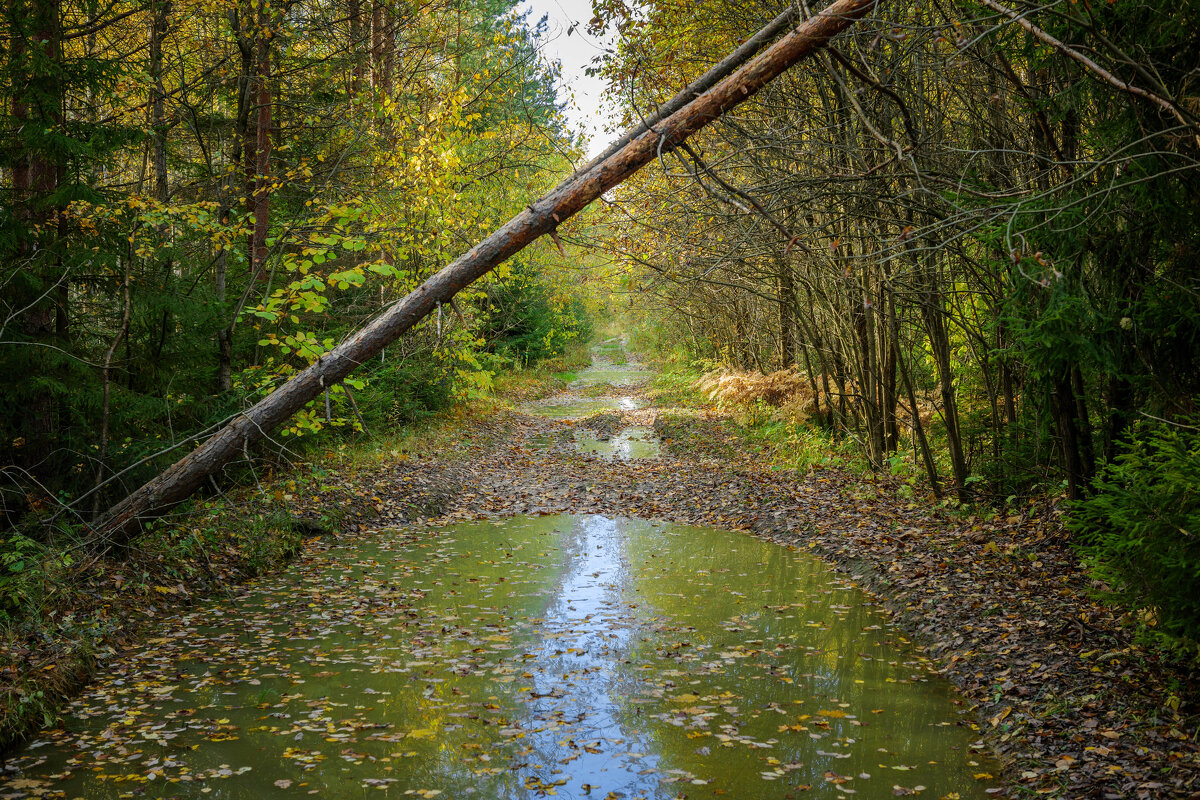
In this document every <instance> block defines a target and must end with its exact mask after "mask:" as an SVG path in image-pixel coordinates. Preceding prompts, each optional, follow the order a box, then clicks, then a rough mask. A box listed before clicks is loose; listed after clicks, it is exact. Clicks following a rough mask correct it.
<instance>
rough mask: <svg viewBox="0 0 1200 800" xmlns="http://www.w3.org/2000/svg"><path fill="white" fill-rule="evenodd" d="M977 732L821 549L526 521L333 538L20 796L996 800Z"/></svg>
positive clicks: (92, 724)
mask: <svg viewBox="0 0 1200 800" xmlns="http://www.w3.org/2000/svg"><path fill="white" fill-rule="evenodd" d="M975 739H976V737H975V734H974V733H973V732H972V730H971V728H970V726H969V721H968V719H967V717H965V716H964V713H963V707H962V705H961V702H960V701H957V700H956V698H955V695H954V692H953V691H952V689H951V687H950V686H949V685H948V684H947V683H946V682H944V681H943V680H941V679H939V678H938V677H937V676H936V675H934V674H933V673H931V672H930V670H929V668H928V665H927V664H926V663H925V662H924V661H923V659H922V658H921V657H920V656H919V655H918V654H917V653H916V651H915V650H914V649H913V648H912V647H911V646H909V645H908V644H907V643H906V642H905V641H904V640H903V638H902V637H901V636H900V635H898V633H897V632H896V631H894V630H892V629H891V628H890V627H889V625H888V623H887V621H886V619H885V617H884V616H883V614H882V613H880V611H879V610H878V609H877V608H875V607H874V606H873V605H872V604H871V603H870V602H869V600H868V598H866V597H865V596H864V595H863V594H862V593H861V592H860V591H858V590H857V589H855V588H854V587H852V586H850V585H848V584H847V583H846V582H844V581H843V580H841V579H840V578H838V577H836V576H835V575H833V574H832V573H831V572H830V571H829V570H828V569H827V568H826V567H825V566H824V565H823V564H822V563H821V562H820V561H818V560H816V559H814V558H812V557H810V556H809V555H807V554H805V553H803V552H798V551H795V550H791V549H787V548H784V547H780V546H778V545H774V544H770V543H767V542H764V541H761V540H758V539H754V538H752V537H749V536H746V535H742V534H735V533H729V532H724V531H718V530H712V529H706V528H696V527H687V526H681V525H674V524H669V523H660V522H650V521H644V520H626V519H609V518H606V517H602V516H578V517H570V516H542V517H517V518H513V519H510V520H506V521H491V522H475V523H469V524H462V525H457V526H453V527H450V528H447V529H445V530H444V531H432V532H430V531H416V532H411V531H409V532H397V531H385V532H382V533H380V534H378V535H375V536H373V537H372V538H369V539H366V540H358V541H356V542H354V543H351V544H346V545H334V546H333V547H332V548H331V549H329V550H327V551H325V552H318V553H313V554H309V555H306V556H304V557H302V558H301V560H299V561H298V562H297V563H295V564H294V565H293V566H292V567H291V569H290V570H289V571H287V572H286V573H284V574H281V575H278V576H275V577H271V578H267V579H263V580H259V581H256V582H255V583H253V584H252V585H251V586H249V587H248V588H246V589H245V590H243V591H242V592H241V593H240V594H239V595H238V596H237V597H236V598H230V599H228V600H225V601H221V602H215V603H212V604H210V605H207V606H204V607H202V608H199V609H196V610H193V611H190V612H188V613H186V614H183V615H181V616H179V617H178V618H177V619H175V620H173V621H171V622H170V623H168V624H166V625H164V627H163V628H162V629H161V631H160V632H159V635H158V636H156V637H154V638H152V639H151V640H150V641H149V642H148V643H147V644H146V645H145V646H144V647H143V648H142V649H140V650H138V651H137V652H135V653H132V654H130V655H129V656H128V657H126V658H124V659H122V660H121V661H120V663H118V664H116V665H114V668H113V670H112V671H111V672H110V673H109V674H108V676H107V677H106V678H105V679H103V680H102V681H100V682H99V683H97V684H96V685H94V686H93V687H91V689H90V690H89V691H88V692H87V693H86V694H85V695H83V697H82V698H81V699H80V700H79V701H77V702H76V703H75V704H74V705H73V706H72V707H71V708H70V709H69V712H68V717H67V720H66V723H65V726H64V727H63V728H62V729H60V730H55V731H50V732H46V733H43V734H42V735H41V736H40V737H39V738H38V739H37V740H36V741H34V742H33V743H32V744H31V745H30V746H29V747H28V748H27V749H26V750H24V751H23V752H21V753H19V754H17V755H16V756H15V757H14V758H13V759H12V760H10V762H9V764H8V766H7V772H6V773H5V774H4V777H3V778H0V796H3V797H13V798H18V797H27V796H42V797H53V796H60V797H68V798H75V797H80V798H89V799H90V798H96V799H99V798H118V797H179V798H193V797H194V798H202V797H212V798H217V797H220V798H230V799H231V800H232V799H233V798H258V797H281V798H292V797H294V798H301V797H309V796H318V797H336V798H358V797H396V798H401V797H437V796H440V797H443V798H463V797H477V798H521V799H522V800H524V799H525V798H535V797H546V796H557V797H562V798H592V799H594V800H604V798H608V800H613V799H614V798H629V799H630V800H633V799H634V798H644V799H645V800H650V799H651V798H654V799H655V800H659V799H663V800H665V798H684V797H686V798H704V797H722V796H723V797H727V798H738V800H757V799H759V798H762V799H764V800H765V799H766V798H791V797H820V798H838V797H842V798H851V797H853V798H891V797H893V796H896V794H903V793H905V792H909V793H916V794H918V795H920V796H923V797H928V798H943V797H961V798H982V797H985V796H987V795H986V794H985V790H986V789H987V788H988V787H989V786H993V785H994V783H995V782H994V781H993V780H991V778H990V776H991V774H995V773H996V765H995V764H994V762H992V761H990V760H989V759H988V758H987V757H985V756H984V755H982V754H981V753H980V752H979V751H978V750H977V749H976V748H975V747H974V746H973V743H974V742H975Z"/></svg>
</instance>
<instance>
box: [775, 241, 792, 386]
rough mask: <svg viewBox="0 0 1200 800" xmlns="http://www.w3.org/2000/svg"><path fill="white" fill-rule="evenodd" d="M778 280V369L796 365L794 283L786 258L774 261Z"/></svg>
mask: <svg viewBox="0 0 1200 800" xmlns="http://www.w3.org/2000/svg"><path fill="white" fill-rule="evenodd" d="M776 267H777V269H778V279H779V368H780V369H787V368H788V367H790V366H792V365H793V364H795V363H796V343H795V340H794V339H793V338H792V327H793V326H792V315H793V314H794V313H795V310H796V283H795V280H794V278H793V277H792V266H791V264H789V263H788V260H787V256H786V255H785V256H780V257H778V260H777V261H776Z"/></svg>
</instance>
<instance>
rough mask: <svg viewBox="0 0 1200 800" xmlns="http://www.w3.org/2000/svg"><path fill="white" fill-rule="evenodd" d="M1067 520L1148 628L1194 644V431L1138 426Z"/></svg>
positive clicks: (1197, 623) (1199, 441) (1198, 593)
mask: <svg viewBox="0 0 1200 800" xmlns="http://www.w3.org/2000/svg"><path fill="white" fill-rule="evenodd" d="M1072 512H1073V513H1072V516H1071V519H1070V521H1069V525H1070V527H1071V529H1072V531H1073V532H1074V533H1075V534H1077V536H1078V541H1079V547H1080V548H1081V550H1082V551H1083V553H1084V555H1085V557H1086V559H1087V560H1088V561H1089V563H1090V564H1091V566H1092V568H1093V570H1094V574H1095V575H1096V577H1097V578H1100V579H1101V580H1103V581H1105V582H1106V583H1108V584H1109V586H1110V587H1111V589H1112V595H1113V597H1114V598H1115V599H1117V600H1118V601H1120V602H1122V603H1124V604H1126V605H1128V606H1129V607H1131V608H1133V609H1136V610H1142V611H1150V612H1151V614H1149V615H1146V616H1145V618H1146V619H1147V621H1149V622H1151V623H1152V630H1154V631H1155V632H1158V633H1164V634H1167V635H1168V636H1169V637H1172V638H1175V639H1176V640H1184V641H1183V642H1179V641H1177V642H1176V643H1177V644H1187V643H1189V642H1190V643H1191V644H1192V645H1195V643H1197V642H1198V641H1200V588H1198V587H1200V430H1197V429H1196V428H1195V427H1190V426H1189V427H1180V426H1175V425H1167V424H1159V423H1155V424H1152V425H1148V424H1140V425H1138V426H1137V427H1135V428H1134V430H1133V431H1132V435H1131V437H1130V442H1129V444H1128V447H1127V448H1126V449H1125V451H1124V452H1123V453H1122V454H1121V455H1119V456H1117V457H1116V458H1115V459H1114V460H1113V462H1112V463H1111V464H1109V465H1108V466H1107V467H1106V468H1105V469H1104V470H1103V471H1102V473H1101V474H1100V476H1099V477H1098V478H1097V480H1096V484H1095V493H1094V494H1093V495H1092V496H1091V497H1090V498H1088V499H1086V500H1083V501H1080V502H1078V503H1076V504H1074V506H1073V509H1072Z"/></svg>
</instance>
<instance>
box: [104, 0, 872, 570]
mask: <svg viewBox="0 0 1200 800" xmlns="http://www.w3.org/2000/svg"><path fill="white" fill-rule="evenodd" d="M875 2H876V0H837V2H835V3H833V4H832V5H830V6H829V7H828V8H826V9H825V10H823V11H822V12H821V13H819V14H817V15H815V16H813V17H810V18H809V19H807V20H805V21H804V22H803V23H801V24H800V25H799V26H797V27H796V28H795V29H794V30H792V31H791V32H790V33H788V34H787V35H786V36H783V37H782V38H780V39H779V40H778V41H776V42H775V43H774V44H772V45H770V47H766V45H767V43H768V42H769V41H770V40H771V39H772V38H774V36H776V35H778V33H779V32H781V31H782V30H784V29H786V28H787V27H789V26H790V25H791V23H792V22H793V17H792V13H791V12H790V11H789V12H785V13H783V14H780V15H779V16H778V17H776V19H775V20H773V21H772V22H771V24H770V25H768V26H767V27H766V28H764V29H763V30H762V31H760V32H759V33H758V34H756V35H755V36H754V37H753V38H752V39H750V40H748V41H747V42H746V43H745V44H744V45H743V46H742V47H740V48H738V50H737V51H735V52H734V53H732V54H731V55H730V56H729V57H728V58H726V59H725V60H723V61H722V62H721V63H720V64H718V65H717V66H715V67H714V68H713V69H711V70H709V71H708V72H707V73H705V75H704V76H703V77H701V78H700V79H699V80H698V81H696V82H695V83H694V84H692V85H691V86H689V87H687V88H686V89H684V90H683V91H682V92H680V93H679V94H678V95H676V96H675V97H674V98H673V99H672V100H671V101H669V102H668V103H667V104H666V105H664V106H663V109H662V110H660V112H659V113H658V114H656V115H654V116H653V117H652V118H651V119H650V120H648V121H647V123H645V124H643V125H642V126H640V127H639V128H635V129H634V130H632V131H630V132H629V133H627V134H626V135H625V136H623V137H622V138H621V139H620V140H618V141H617V142H616V143H615V144H614V145H613V146H612V147H610V148H609V149H608V150H607V151H605V153H604V154H603V155H601V156H600V157H599V158H597V159H595V160H593V161H592V162H591V163H589V164H588V165H587V166H585V167H583V168H582V169H580V170H579V171H578V172H576V173H575V174H574V175H572V176H571V177H570V178H568V179H566V180H565V181H563V182H562V183H560V184H559V185H558V186H557V187H555V188H554V189H553V190H551V191H550V192H549V193H548V194H546V195H544V196H543V197H541V198H540V199H538V200H536V201H534V202H533V203H531V204H530V205H529V206H528V207H527V208H526V209H525V210H524V211H522V212H521V213H520V214H517V215H516V216H515V217H513V218H512V219H510V220H509V221H508V222H506V223H505V224H504V225H503V226H501V227H500V228H499V229H498V230H496V231H495V232H494V233H493V234H491V235H490V236H488V237H487V238H486V239H484V240H483V241H481V242H480V243H479V244H477V245H475V247H473V248H471V249H470V250H468V251H467V252H466V253H465V254H464V255H462V256H461V257H459V258H458V259H456V260H455V261H454V262H453V263H451V264H449V265H448V266H446V267H445V268H443V269H442V270H441V271H439V272H438V273H436V274H435V275H433V276H432V277H431V278H429V280H427V281H425V283H423V284H422V285H421V286H419V287H417V289H415V290H414V291H413V292H412V293H410V294H409V295H408V296H407V297H405V298H403V299H402V300H400V301H398V302H397V303H395V304H394V305H393V306H391V307H390V308H388V309H387V310H386V311H384V312H383V313H382V314H380V315H379V316H378V317H376V318H375V319H374V320H373V321H371V322H370V323H368V324H367V325H366V326H364V327H363V328H362V329H361V330H359V331H358V332H357V333H354V334H353V335H351V336H350V337H349V338H347V339H346V340H344V341H343V342H342V343H341V344H339V345H338V346H337V347H336V348H334V349H333V350H331V351H329V352H328V353H326V354H325V355H323V356H322V357H321V358H319V359H318V360H317V361H316V362H314V363H313V364H311V365H310V366H309V367H308V368H307V369H305V370H303V371H302V372H300V373H299V374H297V375H296V376H295V377H293V378H292V379H291V380H289V381H288V382H287V383H285V384H284V385H283V386H281V387H280V388H279V389H278V390H276V391H275V392H274V393H272V394H271V395H269V396H268V397H266V398H264V399H263V400H261V401H259V402H258V403H257V404H255V405H254V406H253V407H251V408H250V409H248V410H246V411H245V412H243V413H242V414H239V415H238V416H237V417H236V418H235V419H234V420H233V421H232V422H230V423H229V424H228V425H226V426H225V427H224V428H222V429H221V430H220V431H218V432H217V433H215V434H213V436H212V437H211V438H209V439H208V440H207V441H205V442H204V443H203V444H201V445H200V446H199V447H197V448H196V449H195V450H193V451H192V452H191V453H189V454H188V455H187V456H185V457H184V458H182V459H180V460H179V461H177V462H176V463H175V464H173V465H172V466H171V467H169V468H168V469H166V470H165V471H164V472H163V473H162V474H160V475H159V476H158V477H156V478H154V479H152V480H151V481H149V482H148V483H146V484H145V485H144V486H142V487H141V488H140V489H138V490H137V491H135V492H133V493H132V494H130V495H129V496H128V497H126V498H125V499H124V500H122V501H121V502H119V503H117V504H116V505H115V506H113V507H112V508H111V509H109V511H108V513H107V514H106V515H105V518H104V519H103V520H102V521H101V522H100V524H99V525H98V526H97V527H96V529H95V534H96V537H97V541H98V542H100V543H102V546H103V547H109V546H112V545H119V544H122V543H124V542H126V541H128V540H129V539H130V538H131V537H132V536H133V535H134V534H135V533H136V532H137V531H138V530H139V528H140V526H141V525H142V523H143V522H145V521H148V520H150V519H153V518H154V517H157V516H160V515H162V514H163V513H165V512H166V511H167V510H169V509H170V508H172V507H173V506H175V505H177V504H178V503H180V502H182V501H183V500H185V499H187V498H188V497H189V496H191V495H192V493H193V492H195V491H196V490H197V489H199V488H200V487H201V486H202V485H203V484H204V483H205V481H207V480H208V479H209V477H210V476H211V475H213V474H214V473H215V472H216V471H217V470H219V469H220V468H221V467H222V466H224V465H225V464H228V463H230V462H231V461H234V460H236V459H237V458H238V457H240V456H241V455H242V454H243V453H244V452H245V451H246V448H247V447H248V446H249V445H250V444H253V443H254V442H257V441H259V440H261V439H263V438H264V437H266V436H268V435H269V434H270V433H271V432H272V431H273V430H275V429H276V428H277V427H279V426H280V425H281V424H282V423H283V422H284V421H285V420H287V419H288V418H289V417H291V416H292V415H293V414H295V413H296V412H297V411H299V410H300V409H301V408H303V407H304V405H305V404H306V403H308V402H309V401H310V400H312V399H314V398H316V397H318V396H319V395H320V394H321V393H322V392H323V391H324V390H325V388H326V387H329V386H333V385H335V384H337V383H339V382H340V381H342V379H344V378H345V377H346V376H347V375H349V374H350V373H351V372H353V371H354V369H355V368H356V367H358V366H359V365H360V364H362V363H364V362H366V361H367V360H368V359H370V358H372V357H373V356H375V355H377V354H378V353H379V351H380V350H381V349H383V348H384V347H386V346H387V345H388V344H390V343H391V342H393V341H395V340H396V339H397V338H399V337H400V336H401V335H403V334H404V333H405V332H406V331H408V330H410V329H411V328H412V327H413V326H414V325H416V324H417V323H418V322H420V321H421V319H423V318H424V317H425V316H426V315H427V314H429V313H430V312H431V311H432V310H434V309H435V308H437V307H438V305H439V304H441V303H448V302H450V300H451V299H452V298H453V297H454V295H455V294H457V293H458V292H459V291H461V290H462V289H464V288H466V287H467V286H469V285H470V284H471V283H473V282H474V281H476V280H478V279H479V278H480V277H482V276H483V275H485V274H487V273H488V272H489V271H491V270H492V269H494V268H495V267H497V266H499V265H500V264H501V263H503V262H504V261H505V260H506V259H508V258H510V257H512V256H513V255H515V254H516V253H518V252H519V251H521V250H522V249H523V248H525V247H526V246H528V245H529V244H530V243H532V242H533V241H534V240H536V239H538V238H539V237H541V236H544V235H546V234H553V232H554V230H555V228H557V227H558V225H559V224H561V223H562V222H564V221H565V220H567V219H569V218H570V217H572V216H573V215H575V214H577V213H578V212H579V211H581V210H582V209H583V208H585V207H586V206H587V205H588V204H589V203H591V202H592V201H593V200H595V199H596V198H597V197H599V196H600V195H601V194H603V193H604V192H606V191H608V190H609V189H611V188H613V187H614V186H616V185H618V184H620V183H621V182H622V181H624V180H625V179H626V178H628V177H629V176H631V175H633V174H634V173H635V172H637V171H638V170H639V169H641V168H642V167H644V166H645V165H646V164H648V163H650V162H651V161H654V160H655V159H657V158H659V157H660V156H661V155H662V154H663V153H667V152H669V151H671V150H672V149H673V148H675V147H677V146H678V145H680V144H681V143H682V142H683V141H684V140H685V139H687V137H689V136H691V135H692V134H694V133H695V132H696V131H698V130H700V129H701V128H703V127H704V126H705V125H707V124H709V123H710V122H712V121H713V120H715V119H717V118H718V117H720V116H721V115H722V114H723V113H725V112H727V111H729V110H730V109H732V108H734V107H735V106H737V105H739V104H740V103H742V102H744V101H745V100H746V99H747V98H749V97H751V96H753V95H754V94H755V93H756V92H758V91H759V90H760V89H762V88H763V87H764V86H766V85H767V84H768V83H770V82H771V81H772V80H774V79H775V78H776V77H778V76H779V75H780V74H781V73H782V72H783V71H784V70H786V69H788V68H789V67H791V66H792V65H793V64H795V63H796V62H798V61H799V60H800V59H802V58H804V57H805V56H807V55H809V54H811V53H813V52H815V51H816V50H818V49H820V48H821V47H822V46H824V45H825V44H826V43H827V42H828V41H829V40H830V39H831V38H833V37H834V36H836V35H837V34H838V33H840V32H841V31H842V30H844V29H846V28H847V27H849V26H850V25H851V24H853V23H854V22H855V21H856V20H857V19H859V18H861V17H863V16H864V15H866V13H867V12H868V11H869V10H870V9H871V8H872V6H874V5H875ZM764 47H765V48H766V49H763V48H764Z"/></svg>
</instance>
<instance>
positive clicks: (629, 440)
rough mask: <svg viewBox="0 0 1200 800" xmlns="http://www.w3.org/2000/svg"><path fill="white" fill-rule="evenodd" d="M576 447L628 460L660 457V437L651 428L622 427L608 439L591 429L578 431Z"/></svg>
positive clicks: (606, 456) (585, 451)
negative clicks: (592, 431) (598, 435)
mask: <svg viewBox="0 0 1200 800" xmlns="http://www.w3.org/2000/svg"><path fill="white" fill-rule="evenodd" d="M575 439H576V447H577V448H578V450H579V452H581V453H595V454H596V455H598V456H600V457H601V458H609V459H618V460H628V459H631V458H658V455H659V442H658V437H657V436H656V435H655V433H654V431H653V430H651V429H650V428H644V427H636V426H635V427H628V428H622V429H621V430H620V431H619V432H617V433H616V434H614V435H612V436H610V437H608V438H607V439H600V438H597V436H596V435H595V434H593V433H591V432H589V431H576V435H575Z"/></svg>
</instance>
